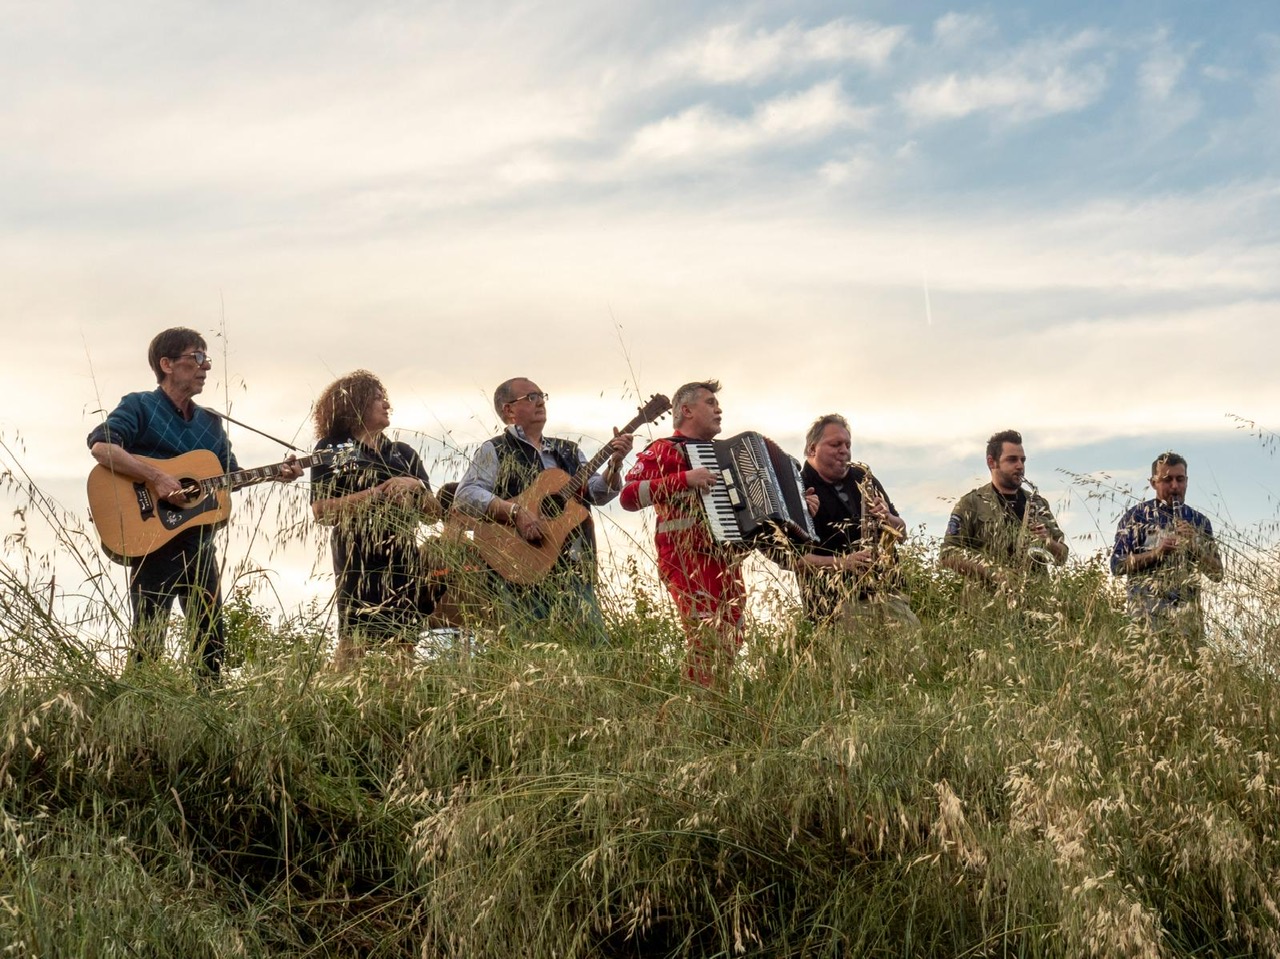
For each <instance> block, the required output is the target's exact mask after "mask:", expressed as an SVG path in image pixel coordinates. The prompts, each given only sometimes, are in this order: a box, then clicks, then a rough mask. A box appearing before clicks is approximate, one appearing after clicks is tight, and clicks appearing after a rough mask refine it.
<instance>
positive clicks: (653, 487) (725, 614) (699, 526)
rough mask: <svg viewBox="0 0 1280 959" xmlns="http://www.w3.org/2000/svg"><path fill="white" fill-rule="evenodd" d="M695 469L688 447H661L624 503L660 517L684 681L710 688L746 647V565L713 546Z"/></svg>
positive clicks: (662, 567) (635, 476)
mask: <svg viewBox="0 0 1280 959" xmlns="http://www.w3.org/2000/svg"><path fill="white" fill-rule="evenodd" d="M681 435H682V434H681V433H680V432H679V431H678V430H677V431H676V434H675V436H676V437H680V436H681ZM689 468H690V467H689V461H688V458H687V457H686V455H685V451H684V449H683V444H682V443H680V442H673V440H657V441H655V442H653V443H651V444H650V445H649V446H648V448H647V449H645V450H644V451H643V452H642V453H641V454H640V455H639V457H637V459H636V464H635V465H634V466H633V467H631V471H630V472H629V473H627V481H626V485H624V486H623V487H622V493H621V495H620V497H619V500H618V501H619V502H620V503H621V504H622V508H623V509H626V510H630V511H632V512H634V511H636V510H641V509H644V508H645V507H646V506H652V507H653V508H654V511H655V512H656V514H657V532H656V534H655V536H654V544H655V545H656V546H657V548H658V573H659V575H660V576H661V577H662V582H663V583H664V584H665V585H666V587H667V590H668V591H669V592H670V593H671V597H672V598H673V599H674V600H675V601H676V606H677V607H678V608H679V610H680V618H681V619H682V620H683V622H684V630H685V635H686V636H687V637H688V640H689V647H688V658H687V660H686V662H685V675H686V676H688V677H689V678H690V679H692V680H693V681H694V682H697V683H700V684H702V685H703V686H710V685H711V684H712V683H713V682H714V679H715V675H716V673H717V671H718V670H723V671H725V672H727V671H728V668H729V667H730V666H732V664H733V659H734V656H735V655H736V654H737V648H738V646H740V645H741V643H742V606H743V600H744V598H745V594H746V591H745V589H744V588H743V585H742V569H741V566H740V560H741V557H740V555H739V554H738V553H737V551H736V550H734V549H733V548H732V547H728V546H725V545H724V544H720V543H717V542H716V541H715V540H714V539H713V538H712V536H711V530H710V529H709V527H708V526H707V519H706V512H705V510H704V509H703V507H702V503H701V502H700V501H699V500H700V497H699V494H698V491H697V490H691V489H689V486H688V482H687V480H686V474H687V473H688V471H689Z"/></svg>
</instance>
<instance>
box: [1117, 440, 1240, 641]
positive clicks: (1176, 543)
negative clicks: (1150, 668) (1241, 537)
mask: <svg viewBox="0 0 1280 959" xmlns="http://www.w3.org/2000/svg"><path fill="white" fill-rule="evenodd" d="M1151 488H1152V489H1153V490H1155V493H1156V496H1155V499H1149V500H1147V501H1146V502H1143V503H1139V504H1138V505H1137V506H1134V507H1131V508H1130V509H1129V510H1127V511H1126V512H1125V514H1124V516H1122V517H1121V518H1120V525H1119V526H1118V527H1117V529H1116V542H1115V547H1114V548H1113V549H1112V551H1111V572H1112V573H1113V574H1114V575H1116V576H1125V577H1127V578H1128V580H1129V602H1128V608H1129V615H1130V616H1132V617H1133V618H1134V619H1135V620H1136V621H1138V622H1141V623H1145V624H1146V625H1147V626H1149V627H1150V628H1151V629H1152V630H1154V631H1157V632H1165V633H1170V634H1172V635H1177V636H1181V637H1183V638H1184V639H1186V640H1187V641H1188V642H1189V643H1190V644H1191V645H1192V646H1194V645H1197V644H1199V643H1200V642H1201V641H1203V639H1204V615H1203V612H1202V611H1201V608H1200V583H1199V579H1200V575H1201V574H1203V575H1205V576H1208V577H1209V578H1210V579H1211V580H1213V581H1214V582H1218V581H1220V580H1221V579H1222V557H1221V555H1219V553H1218V545H1217V543H1216V542H1215V541H1214V538H1213V524H1212V523H1210V522H1209V518H1208V517H1207V516H1205V515H1204V514H1203V513H1200V512H1198V511H1197V510H1194V509H1192V508H1191V507H1189V506H1187V505H1186V504H1185V503H1184V502H1183V500H1184V498H1185V497H1186V494H1187V461H1186V460H1185V459H1184V458H1183V457H1181V456H1179V455H1178V454H1177V453H1173V452H1169V453H1161V454H1160V455H1159V456H1158V457H1156V459H1155V461H1154V462H1153V463H1152V464H1151Z"/></svg>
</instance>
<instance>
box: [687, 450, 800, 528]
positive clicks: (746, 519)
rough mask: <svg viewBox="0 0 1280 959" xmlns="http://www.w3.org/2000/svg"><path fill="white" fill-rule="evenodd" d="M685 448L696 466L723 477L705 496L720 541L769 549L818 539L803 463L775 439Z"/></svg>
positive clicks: (713, 526) (720, 477)
mask: <svg viewBox="0 0 1280 959" xmlns="http://www.w3.org/2000/svg"><path fill="white" fill-rule="evenodd" d="M684 448H685V451H686V453H687V455H688V457H689V465H690V466H692V467H694V468H695V469H696V468H697V467H700V466H701V467H706V468H707V469H709V470H711V471H712V472H713V473H715V474H716V476H717V477H718V479H719V482H717V483H716V485H715V486H713V487H711V489H710V490H707V491H705V492H703V493H702V504H703V506H704V507H706V511H707V519H708V520H709V521H710V524H711V535H712V538H714V539H715V540H716V542H719V543H748V544H752V545H756V544H758V545H761V546H763V545H765V544H766V542H767V541H768V540H770V539H774V540H777V539H778V538H779V536H781V537H782V538H784V539H785V540H787V541H789V542H792V543H816V542H817V541H818V534H817V531H816V530H815V529H814V526H813V518H812V517H811V516H810V515H809V510H808V508H807V507H806V505H805V501H804V482H803V481H802V480H801V479H800V464H799V463H797V462H796V461H795V460H794V459H793V458H792V457H790V456H788V455H787V454H786V453H784V452H783V451H782V449H781V448H779V446H778V445H777V444H776V443H774V442H773V440H770V439H767V438H765V437H763V436H761V435H760V434H759V433H739V434H738V435H737V436H731V437H730V438H729V439H726V440H706V441H701V440H688V441H686V442H685V444H684Z"/></svg>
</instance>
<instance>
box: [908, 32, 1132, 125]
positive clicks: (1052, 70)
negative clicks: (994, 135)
mask: <svg viewBox="0 0 1280 959" xmlns="http://www.w3.org/2000/svg"><path fill="white" fill-rule="evenodd" d="M1100 43H1101V37H1100V35H1099V34H1098V33H1096V32H1095V31H1092V30H1083V31H1080V32H1079V33H1076V34H1075V35H1073V36H1071V37H1069V38H1067V39H1065V40H1060V41H1058V40H1041V41H1035V42H1032V43H1029V44H1026V45H1025V46H1023V47H1021V48H1019V49H1017V50H1015V51H1014V52H1013V53H1012V55H1011V56H1009V57H1007V58H1006V62H1004V63H1002V64H1000V65H998V66H994V67H990V68H988V69H985V70H980V71H974V72H971V73H967V74H965V73H958V72H953V73H949V74H947V75H946V76H943V77H938V78H936V79H930V80H925V81H923V82H921V83H919V84H917V85H916V86H914V87H912V88H911V89H910V90H908V91H907V92H905V93H904V94H902V95H901V96H900V97H899V102H900V103H901V105H902V107H903V109H904V110H905V111H906V112H907V113H908V114H909V115H910V116H912V117H913V118H915V119H917V120H920V121H926V122H927V121H937V120H956V119H960V118H962V117H966V116H969V115H970V114H974V113H981V112H994V111H999V113H1000V115H1001V116H1002V117H1004V118H1007V119H1010V120H1031V119H1036V118H1038V117H1043V116H1049V115H1052V114H1056V113H1069V112H1074V111H1077V110H1082V109H1084V108H1086V107H1088V106H1090V105H1091V104H1092V103H1094V102H1095V101H1097V100H1098V98H1099V97H1100V96H1101V95H1102V93H1103V91H1104V90H1105V89H1106V85H1107V69H1106V65H1105V63H1103V62H1101V60H1100V59H1094V60H1092V61H1090V60H1084V61H1083V62H1081V61H1082V60H1083V58H1084V57H1085V56H1086V55H1088V54H1090V53H1096V52H1097V51H1098V48H1099V46H1100Z"/></svg>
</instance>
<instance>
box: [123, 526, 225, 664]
mask: <svg viewBox="0 0 1280 959" xmlns="http://www.w3.org/2000/svg"><path fill="white" fill-rule="evenodd" d="M175 599H176V600H178V601H179V602H180V603H181V604H182V612H183V615H184V616H186V619H187V634H188V635H189V636H190V637H191V648H192V650H193V652H195V653H196V656H197V660H198V664H197V666H196V672H197V675H198V676H202V677H204V678H208V679H214V680H216V679H217V678H218V677H219V676H220V675H221V673H222V651H223V647H224V645H225V643H226V633H225V629H224V626H223V622H222V590H221V588H220V586H219V584H218V554H217V551H216V550H215V549H214V546H213V536H212V533H208V532H204V531H198V532H197V533H196V534H195V535H184V536H179V537H178V538H177V539H174V540H171V541H170V542H168V543H166V544H165V545H164V546H162V547H160V548H159V549H157V550H156V551H155V552H153V553H150V554H148V555H147V556H144V557H142V559H141V560H140V561H138V562H137V563H136V564H135V565H134V566H133V569H132V571H131V573H130V575H129V606H130V608H131V609H132V611H133V659H134V662H142V661H143V660H148V659H156V658H158V657H160V656H161V655H163V653H164V638H165V632H166V629H167V627H168V625H169V615H170V613H171V612H172V611H173V601H174V600H175Z"/></svg>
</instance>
